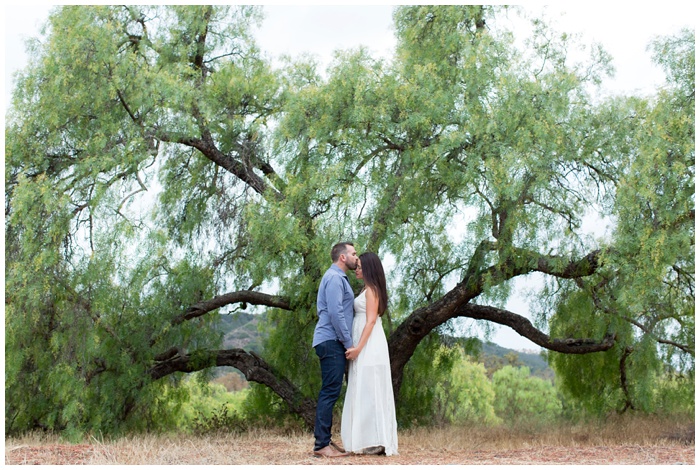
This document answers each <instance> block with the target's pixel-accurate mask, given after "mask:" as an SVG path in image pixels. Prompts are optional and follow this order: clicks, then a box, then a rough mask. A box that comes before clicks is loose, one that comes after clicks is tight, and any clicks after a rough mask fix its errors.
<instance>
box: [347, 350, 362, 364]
mask: <svg viewBox="0 0 700 470" xmlns="http://www.w3.org/2000/svg"><path fill="white" fill-rule="evenodd" d="M360 351H361V349H360V348H358V347H354V348H350V349H347V350H346V351H345V358H346V359H347V360H348V361H354V360H355V359H357V356H359V355H360Z"/></svg>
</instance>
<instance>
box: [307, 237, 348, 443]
mask: <svg viewBox="0 0 700 470" xmlns="http://www.w3.org/2000/svg"><path fill="white" fill-rule="evenodd" d="M331 260H332V261H333V264H332V265H331V267H330V268H328V271H326V274H324V275H323V278H322V279H321V284H320V286H319V288H318V297H317V299H316V308H317V310H318V323H317V324H316V329H315V330H314V339H313V344H312V346H313V348H314V349H315V350H316V355H317V356H318V358H319V359H320V361H321V380H322V385H321V392H320V393H319V394H318V403H317V404H316V425H315V428H314V437H315V438H316V441H315V443H314V457H346V456H348V455H349V454H348V453H346V452H345V451H344V450H342V449H340V448H339V447H337V446H336V445H335V444H333V443H332V442H331V426H332V424H333V406H335V402H336V401H338V397H339V396H340V389H341V387H342V385H343V377H344V375H345V364H346V359H345V350H346V349H349V348H351V347H352V346H353V344H352V319H353V302H354V300H355V296H354V294H353V292H352V288H351V287H350V282H349V281H348V277H347V275H346V273H347V272H348V270H354V269H355V268H357V262H358V257H357V252H356V251H355V247H354V246H353V244H352V243H348V242H342V243H338V244H336V245H334V246H333V248H332V249H331Z"/></svg>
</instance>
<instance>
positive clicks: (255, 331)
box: [219, 311, 264, 354]
mask: <svg viewBox="0 0 700 470" xmlns="http://www.w3.org/2000/svg"><path fill="white" fill-rule="evenodd" d="M219 318H220V325H219V328H220V329H221V331H222V332H223V333H224V344H223V347H224V349H228V348H241V349H246V350H249V351H253V352H255V353H257V354H260V353H261V352H262V340H263V336H262V333H261V332H260V330H259V328H258V326H259V325H260V322H261V321H262V320H263V319H264V315H254V314H251V313H246V312H240V311H239V312H236V313H234V314H231V315H219Z"/></svg>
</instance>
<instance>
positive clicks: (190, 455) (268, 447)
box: [5, 440, 695, 465]
mask: <svg viewBox="0 0 700 470" xmlns="http://www.w3.org/2000/svg"><path fill="white" fill-rule="evenodd" d="M241 444H242V445H241V446H238V445H236V446H235V447H236V452H230V453H227V454H228V456H229V457H230V458H227V456H216V457H213V456H211V455H208V454H209V452H206V453H203V452H201V451H198V450H197V449H196V448H190V449H187V448H186V446H185V449H183V450H184V451H185V452H182V451H181V450H180V449H178V451H175V452H173V449H172V448H170V449H168V448H163V449H162V452H166V453H167V452H169V453H170V454H172V458H168V456H165V457H164V456H163V455H162V454H158V453H157V452H156V454H158V455H154V457H153V460H154V462H133V459H132V457H131V456H130V455H128V454H130V453H131V451H132V450H131V449H129V448H128V446H119V445H109V444H107V445H105V444H95V445H90V444H79V445H67V444H46V445H39V446H25V445H19V446H15V447H12V446H7V447H6V448H5V465H98V464H135V463H140V464H153V463H164V462H168V463H169V464H178V465H185V464H211V463H228V464H229V465H241V464H279V465H282V464H284V465H319V464H320V465H329V464H334V465H436V464H437V465H448V464H450V465H454V464H457V465H547V464H550V465H571V464H578V465H612V464H617V465H674V464H676V465H678V464H680V465H694V464H695V447H694V445H660V446H616V447H604V446H592V447H585V446H581V447H547V446H545V447H531V448H522V449H513V450H500V451H498V450H488V451H479V450H467V451H458V450H457V451H456V450H448V449H444V450H438V449H411V448H401V447H399V453H400V455H398V456H391V457H376V456H371V457H370V456H360V455H356V456H351V457H346V458H339V459H318V458H314V457H313V456H312V455H311V450H310V449H309V450H301V449H298V448H292V449H290V448H289V447H287V446H285V445H284V442H283V441H274V442H270V441H269V440H264V441H258V442H256V441H246V442H243V443H241ZM229 445H231V444H229ZM209 450H211V449H209ZM227 450H228V449H227Z"/></svg>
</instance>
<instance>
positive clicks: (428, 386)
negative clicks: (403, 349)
mask: <svg viewBox="0 0 700 470" xmlns="http://www.w3.org/2000/svg"><path fill="white" fill-rule="evenodd" d="M458 357H459V355H458V354H457V353H456V351H455V350H450V349H445V348H444V347H442V345H441V342H440V338H439V336H438V335H437V334H436V333H431V334H430V335H429V336H428V337H427V338H425V339H424V340H423V341H422V342H421V344H420V345H419V346H418V348H417V349H416V352H415V353H414V355H413V357H412V358H411V362H410V363H409V364H408V365H407V366H406V368H405V369H404V385H403V386H402V387H401V390H400V392H399V396H398V397H397V399H396V403H399V404H400V406H398V407H397V410H396V421H397V423H398V425H399V427H400V428H402V427H406V428H407V427H411V426H416V425H419V426H420V425H428V424H431V423H432V422H433V420H434V418H435V416H434V405H435V404H436V402H437V401H438V399H439V389H438V387H436V386H435V385H436V384H438V383H445V382H447V383H449V377H450V375H451V371H452V368H453V367H454V364H455V361H456V360H457V359H458Z"/></svg>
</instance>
